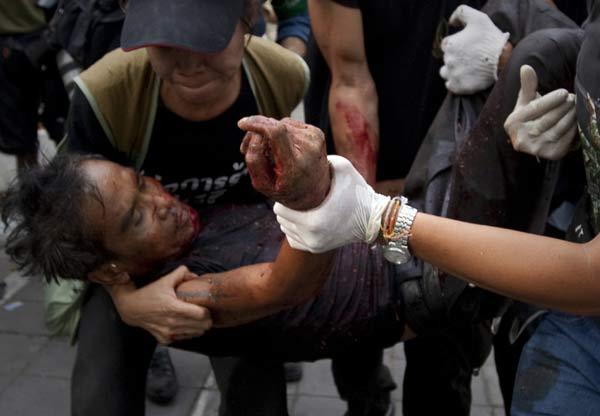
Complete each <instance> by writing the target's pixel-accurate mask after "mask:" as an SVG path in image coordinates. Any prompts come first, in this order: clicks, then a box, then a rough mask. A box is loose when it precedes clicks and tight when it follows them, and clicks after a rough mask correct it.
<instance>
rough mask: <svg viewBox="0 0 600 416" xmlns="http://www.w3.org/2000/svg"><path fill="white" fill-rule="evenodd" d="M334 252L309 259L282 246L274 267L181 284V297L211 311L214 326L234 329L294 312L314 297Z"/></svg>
mask: <svg viewBox="0 0 600 416" xmlns="http://www.w3.org/2000/svg"><path fill="white" fill-rule="evenodd" d="M332 258H333V252H329V253H324V254H310V253H307V252H303V251H299V250H294V249H292V248H290V247H289V245H288V244H287V241H284V243H283V244H282V247H281V250H280V252H279V256H278V257H277V259H276V261H275V262H274V263H261V264H255V265H251V266H245V267H240V268H237V269H234V270H230V271H227V272H224V273H215V274H206V275H203V276H201V277H199V278H198V279H196V280H191V281H188V282H185V283H183V284H181V285H180V286H179V287H178V288H177V296H178V297H179V298H181V299H184V300H186V301H188V302H191V303H195V304H197V305H201V306H204V307H206V308H208V309H209V310H210V311H211V315H212V318H213V323H214V325H215V326H221V327H223V326H235V325H240V324H243V323H246V322H250V321H254V320H256V319H260V318H262V317H265V316H268V315H272V314H274V313H277V312H279V311H281V310H283V309H286V308H290V307H293V306H295V305H298V304H300V303H302V302H305V301H307V300H308V299H310V298H311V297H312V296H314V295H316V293H318V291H319V290H320V288H321V286H322V285H323V282H324V281H325V279H326V278H327V276H328V275H329V270H330V267H331V260H332Z"/></svg>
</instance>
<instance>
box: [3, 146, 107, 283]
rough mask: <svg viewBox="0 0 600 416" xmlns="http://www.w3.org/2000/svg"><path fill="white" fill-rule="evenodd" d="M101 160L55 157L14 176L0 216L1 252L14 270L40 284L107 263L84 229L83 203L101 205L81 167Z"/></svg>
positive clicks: (100, 246) (94, 237)
mask: <svg viewBox="0 0 600 416" xmlns="http://www.w3.org/2000/svg"><path fill="white" fill-rule="evenodd" d="M92 159H102V157H101V156H97V155H94V156H90V155H87V156H83V155H67V154H64V155H59V156H57V157H55V158H54V159H53V160H52V161H50V162H49V163H48V164H47V165H45V166H41V167H36V168H33V169H31V170H28V171H25V172H22V173H20V175H19V177H18V178H17V179H16V181H14V182H13V183H12V184H11V185H10V187H9V188H8V190H7V191H6V193H5V195H4V197H3V199H2V202H1V208H0V216H1V218H2V221H3V223H4V228H5V231H8V236H7V239H6V245H5V251H6V253H7V254H8V256H9V257H10V258H11V260H12V261H14V262H15V263H16V264H17V266H18V267H19V270H21V271H23V272H24V273H25V274H28V275H40V274H41V275H43V276H45V278H46V280H48V281H51V280H56V279H58V278H64V279H80V280H85V279H86V277H87V275H88V273H89V272H90V271H92V270H94V269H95V268H96V267H97V266H98V265H100V264H101V263H102V262H104V261H105V260H106V259H107V256H108V253H107V251H106V250H105V248H104V247H103V244H102V243H101V238H100V236H99V235H98V234H97V233H95V232H94V231H93V230H90V229H88V228H89V227H86V224H85V218H84V213H83V210H82V204H83V201H85V200H87V199H88V198H90V197H92V198H94V199H96V200H98V201H99V202H100V203H101V204H102V200H101V198H100V194H99V193H98V189H97V188H96V187H95V186H94V184H92V183H90V181H89V180H88V179H87V178H86V177H85V175H84V173H83V171H82V169H81V165H82V163H83V162H85V161H87V160H92Z"/></svg>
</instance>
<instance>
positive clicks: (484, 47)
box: [440, 5, 509, 95]
mask: <svg viewBox="0 0 600 416" xmlns="http://www.w3.org/2000/svg"><path fill="white" fill-rule="evenodd" d="M450 24H451V25H462V26H464V28H463V30H461V31H460V32H458V33H455V34H454V35H451V36H447V37H445V38H444V39H443V40H442V51H443V52H444V66H442V68H441V69H440V76H441V77H442V78H443V79H444V80H446V88H447V89H448V91H451V92H453V93H454V94H463V95H464V94H473V93H476V92H479V91H483V90H485V89H486V88H488V87H490V86H491V85H492V84H493V83H494V82H495V81H496V80H497V79H498V59H499V58H500V54H501V53H502V49H503V48H504V45H505V44H506V42H507V40H508V37H509V34H508V33H502V31H500V29H498V28H497V27H496V26H495V25H494V23H492V20H491V19H490V18H489V16H488V15H487V14H485V13H483V12H480V11H478V10H475V9H473V8H472V7H469V6H465V5H462V6H459V7H458V8H457V9H456V10H455V11H454V13H452V16H450Z"/></svg>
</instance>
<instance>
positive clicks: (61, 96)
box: [0, 33, 69, 155]
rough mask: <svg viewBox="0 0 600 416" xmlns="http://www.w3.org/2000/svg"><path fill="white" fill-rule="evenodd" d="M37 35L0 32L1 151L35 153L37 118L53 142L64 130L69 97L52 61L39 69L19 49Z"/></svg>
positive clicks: (21, 153) (32, 40)
mask: <svg viewBox="0 0 600 416" xmlns="http://www.w3.org/2000/svg"><path fill="white" fill-rule="evenodd" d="M38 37H39V34H37V33H33V34H26V35H15V36H0V91H1V92H2V93H1V94H0V151H2V152H4V153H9V154H14V155H27V154H32V153H35V152H36V151H37V149H38V140H37V130H38V122H42V123H43V124H44V127H45V128H46V130H48V133H49V136H50V138H51V139H53V140H54V141H56V142H58V141H60V140H61V139H62V137H63V134H64V122H65V119H66V117H67V111H68V107H69V98H68V96H67V93H66V91H65V88H64V86H63V84H62V80H61V78H60V75H59V73H58V69H57V68H56V65H55V64H54V62H53V61H51V62H48V64H47V65H45V67H44V69H43V70H42V69H39V68H36V67H34V66H33V64H32V63H31V62H30V61H29V59H28V58H27V56H26V55H25V53H24V52H23V49H24V48H25V47H26V46H27V45H28V44H29V43H31V42H34V41H35V40H36V39H37V38H38ZM40 104H42V106H41V107H40ZM40 110H41V113H40ZM38 113H40V114H38Z"/></svg>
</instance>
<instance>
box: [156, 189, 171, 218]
mask: <svg viewBox="0 0 600 416" xmlns="http://www.w3.org/2000/svg"><path fill="white" fill-rule="evenodd" d="M153 203H154V207H155V215H156V216H157V218H158V219H159V220H161V221H163V220H166V219H167V218H169V216H172V215H173V213H174V212H175V204H174V199H173V198H172V197H171V196H169V195H163V194H155V195H154V196H153Z"/></svg>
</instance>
